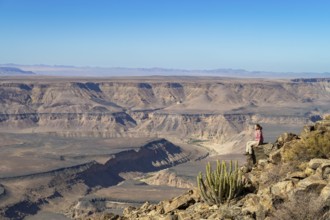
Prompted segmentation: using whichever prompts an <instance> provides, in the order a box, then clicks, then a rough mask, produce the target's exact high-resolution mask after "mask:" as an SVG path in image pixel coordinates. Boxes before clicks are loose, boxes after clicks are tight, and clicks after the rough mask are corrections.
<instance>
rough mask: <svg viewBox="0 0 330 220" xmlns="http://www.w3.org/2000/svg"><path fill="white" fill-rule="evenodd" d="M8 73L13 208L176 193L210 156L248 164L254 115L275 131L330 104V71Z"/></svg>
mask: <svg viewBox="0 0 330 220" xmlns="http://www.w3.org/2000/svg"><path fill="white" fill-rule="evenodd" d="M0 79H1V81H0V138H1V143H0V152H1V154H0V160H1V166H0V184H1V188H0V192H2V191H3V192H2V194H1V195H0V214H1V216H2V217H3V218H9V219H24V218H27V219H29V218H32V217H33V218H34V219H38V218H39V219H42V218H44V216H45V215H46V216H55V217H56V218H57V219H61V218H63V219H67V218H74V216H72V213H70V211H69V207H70V206H74V205H76V204H77V201H80V203H79V204H80V205H81V204H83V205H85V206H89V204H90V203H92V202H94V203H95V202H98V201H107V203H108V205H107V206H108V209H109V210H110V211H111V212H115V213H116V212H117V213H119V212H120V211H122V210H123V209H124V208H125V207H127V205H128V204H130V205H132V204H133V205H134V204H141V203H144V202H145V201H146V200H148V201H151V202H154V203H156V202H159V201H161V200H163V199H169V198H170V197H173V196H177V195H179V194H181V193H182V192H184V191H185V190H186V189H187V188H191V187H193V186H195V184H196V183H195V177H196V175H197V173H198V172H199V171H200V170H202V169H204V166H205V164H206V163H207V162H209V161H215V160H217V159H219V158H221V159H236V160H238V161H239V162H240V164H243V163H244V162H245V161H244V159H245V158H244V156H243V155H242V154H243V152H244V148H245V142H246V141H248V140H250V139H251V138H253V125H254V124H255V123H259V124H261V125H262V126H263V128H264V134H265V139H266V141H267V142H272V141H275V140H276V139H277V136H279V135H280V134H281V133H282V132H283V130H284V131H287V132H294V133H300V129H301V127H302V126H303V125H305V124H311V123H313V122H315V121H318V120H319V119H320V118H321V116H322V115H323V114H326V113H329V109H330V104H329V103H330V80H329V79H292V80H290V79H238V78H220V77H197V76H195V77H183V76H177V77H175V76H171V77H165V76H150V77H112V78H74V77H71V78H70V77H66V78H65V77H47V76H34V75H33V76H29V77H25V76H16V77H3V78H0ZM1 189H3V190H1ZM29 216H30V217H29ZM38 216H39V217H38ZM33 218H32V219H33Z"/></svg>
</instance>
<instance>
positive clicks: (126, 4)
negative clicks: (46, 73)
mask: <svg viewBox="0 0 330 220" xmlns="http://www.w3.org/2000/svg"><path fill="white" fill-rule="evenodd" d="M0 63H18V64H50V65H54V64H62V65H77V66H104V67H164V68H186V69H215V68H242V69H247V70H269V71H316V72H325V71H327V72H329V71H330V1H326V0H324V1H322V0H308V1H307V0H260V1H257V0H214V1H212V0H198V1H197V0H196V1H194V0H0Z"/></svg>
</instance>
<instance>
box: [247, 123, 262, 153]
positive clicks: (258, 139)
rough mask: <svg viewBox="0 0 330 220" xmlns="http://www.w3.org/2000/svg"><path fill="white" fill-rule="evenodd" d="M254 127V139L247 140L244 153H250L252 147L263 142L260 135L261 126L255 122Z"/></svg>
mask: <svg viewBox="0 0 330 220" xmlns="http://www.w3.org/2000/svg"><path fill="white" fill-rule="evenodd" d="M254 128H255V132H254V135H255V140H254V141H248V142H247V143H246V148H245V151H246V152H245V155H248V154H252V147H253V146H258V145H261V144H263V142H264V137H263V135H262V127H261V126H260V125H259V124H256V125H255V126H254Z"/></svg>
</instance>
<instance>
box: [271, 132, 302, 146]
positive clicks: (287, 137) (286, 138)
mask: <svg viewBox="0 0 330 220" xmlns="http://www.w3.org/2000/svg"><path fill="white" fill-rule="evenodd" d="M296 139H299V137H298V135H296V134H292V133H287V132H285V133H283V134H281V135H280V136H279V137H278V138H277V140H276V141H275V146H276V147H277V148H281V147H282V146H283V145H284V144H285V143H287V142H290V141H292V140H296Z"/></svg>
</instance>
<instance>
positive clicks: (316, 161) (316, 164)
mask: <svg viewBox="0 0 330 220" xmlns="http://www.w3.org/2000/svg"><path fill="white" fill-rule="evenodd" d="M323 163H326V164H328V163H330V160H328V159H319V158H315V159H311V160H310V161H309V163H308V167H310V168H312V169H313V170H316V169H317V168H318V167H319V166H321V164H323Z"/></svg>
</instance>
